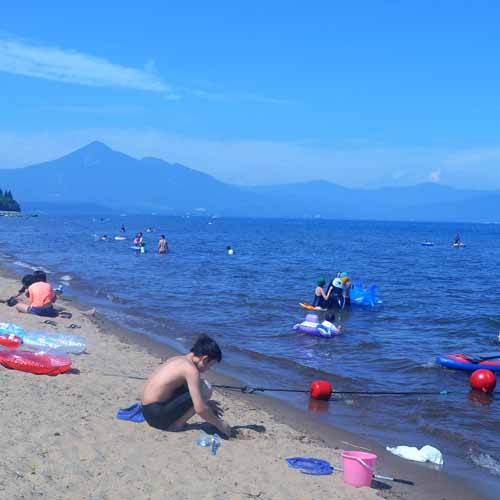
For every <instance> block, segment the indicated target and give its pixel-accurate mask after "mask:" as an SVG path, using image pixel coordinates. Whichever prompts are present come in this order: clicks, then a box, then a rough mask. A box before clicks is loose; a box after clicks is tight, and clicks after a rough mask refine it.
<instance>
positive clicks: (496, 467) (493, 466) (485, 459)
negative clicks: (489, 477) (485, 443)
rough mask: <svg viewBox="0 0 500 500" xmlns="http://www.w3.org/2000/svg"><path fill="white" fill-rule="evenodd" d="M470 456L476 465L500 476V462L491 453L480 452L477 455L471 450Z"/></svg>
mask: <svg viewBox="0 0 500 500" xmlns="http://www.w3.org/2000/svg"><path fill="white" fill-rule="evenodd" d="M469 458H470V459H471V461H472V463H473V464H474V465H477V466H478V467H482V468H483V469H486V470H488V471H490V472H491V473H492V474H495V476H500V462H499V461H498V460H496V459H494V458H493V457H492V456H491V455H488V454H487V453H479V454H478V455H476V454H474V453H473V452H472V451H471V452H470V453H469Z"/></svg>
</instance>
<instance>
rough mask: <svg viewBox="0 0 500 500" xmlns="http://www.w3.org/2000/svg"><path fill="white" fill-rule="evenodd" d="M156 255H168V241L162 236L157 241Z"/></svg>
mask: <svg viewBox="0 0 500 500" xmlns="http://www.w3.org/2000/svg"><path fill="white" fill-rule="evenodd" d="M158 253H159V254H160V255H165V254H166V253H168V241H167V240H166V238H165V235H164V234H162V235H161V238H160V239H159V240H158Z"/></svg>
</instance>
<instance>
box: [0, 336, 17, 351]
mask: <svg viewBox="0 0 500 500" xmlns="http://www.w3.org/2000/svg"><path fill="white" fill-rule="evenodd" d="M0 345H1V346H3V347H10V348H13V349H15V348H16V347H19V346H20V345H21V337H18V336H17V335H12V334H11V333H2V334H0Z"/></svg>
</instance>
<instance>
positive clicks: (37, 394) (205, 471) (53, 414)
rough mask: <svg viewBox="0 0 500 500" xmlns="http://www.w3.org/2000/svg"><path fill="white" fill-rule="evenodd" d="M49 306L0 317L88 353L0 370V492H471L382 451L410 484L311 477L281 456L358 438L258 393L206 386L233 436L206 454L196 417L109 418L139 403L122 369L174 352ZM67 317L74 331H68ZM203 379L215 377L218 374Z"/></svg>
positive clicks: (97, 495) (143, 371) (333, 495)
mask: <svg viewBox="0 0 500 500" xmlns="http://www.w3.org/2000/svg"><path fill="white" fill-rule="evenodd" d="M18 288H19V282H18V281H15V280H14V279H12V277H8V276H4V277H2V278H0V289H1V290H2V295H3V296H4V297H8V296H10V295H13V294H14V293H15V292H16V291H17V289H18ZM58 306H59V307H63V308H64V309H66V310H68V311H70V312H72V314H73V317H72V318H71V319H61V318H55V321H56V323H57V325H56V326H55V327H54V326H48V325H45V324H43V323H42V322H43V319H44V318H39V317H37V316H33V315H21V314H19V313H17V312H16V311H15V309H14V308H9V307H7V306H3V305H2V306H0V307H1V310H2V314H1V315H0V320H1V321H4V322H13V323H16V324H18V325H20V326H22V327H24V328H25V329H26V330H32V329H33V330H34V329H36V330H41V329H43V330H46V331H50V332H68V331H69V332H71V333H74V334H77V335H81V336H83V337H85V339H86V340H87V346H88V347H87V352H86V353H84V354H82V355H80V356H71V357H72V359H73V367H74V370H73V371H72V373H69V374H64V375H59V376H57V377H48V376H36V375H31V374H28V373H24V372H19V371H13V370H8V369H5V368H3V367H1V368H0V395H1V401H2V404H1V408H0V418H1V421H2V424H3V425H2V431H3V432H2V435H3V439H2V444H3V446H2V454H1V458H0V467H1V470H2V474H1V475H0V497H1V498H8V499H31V498H48V499H51V500H56V499H69V498H72V499H124V498H137V499H141V500H142V499H164V498H169V499H194V498H201V499H260V500H265V499H283V500H284V499H308V498H317V499H339V500H340V499H375V498H381V497H382V498H393V499H412V498H428V499H430V498H436V499H437V498H439V499H442V498H450V499H451V498H454V499H459V498H464V499H465V498H467V499H471V498H480V497H478V496H477V495H476V494H475V493H473V492H471V491H469V490H468V489H467V488H466V487H465V486H463V485H461V484H460V483H459V482H455V481H452V480H450V479H449V478H447V477H446V476H445V475H444V474H442V473H440V472H436V471H430V470H427V469H424V468H422V467H420V466H418V465H417V464H413V463H404V462H403V461H401V460H399V459H397V458H395V457H390V456H387V454H386V453H384V452H382V450H380V449H375V450H374V451H375V452H376V453H378V454H379V455H380V465H381V466H382V467H378V470H379V471H380V473H386V474H393V475H395V476H396V475H397V476H398V477H404V478H406V479H410V480H412V481H415V486H405V485H400V484H396V483H392V482H389V481H383V482H381V481H374V482H373V484H372V487H371V488H361V489H355V488H353V487H351V486H348V485H346V484H344V483H343V481H342V473H341V472H337V471H335V472H334V473H333V474H332V475H328V476H309V475H304V474H301V473H300V472H299V471H297V470H293V469H290V468H288V467H287V464H286V462H285V458H286V457H293V456H302V457H315V458H320V459H324V460H328V461H329V462H330V463H331V464H332V465H334V466H335V465H340V464H341V450H342V449H349V448H350V449H361V448H365V447H366V446H367V443H366V442H365V441H364V440H362V439H357V438H356V435H355V434H354V435H352V436H349V435H347V434H346V433H343V432H335V431H334V430H332V429H330V431H328V430H325V429H323V428H322V427H321V425H320V424H319V423H315V421H314V420H308V419H304V418H303V417H301V415H300V414H299V413H298V412H296V411H292V410H291V409H288V410H287V408H286V406H285V405H283V404H278V403H276V402H275V401H272V400H270V399H269V398H265V397H262V396H244V395H240V394H237V393H227V392H221V391H220V390H216V391H215V398H214V399H217V400H218V401H219V402H220V403H221V405H222V407H223V408H224V410H225V418H226V419H227V421H228V423H229V424H230V425H232V426H236V427H237V429H238V437H237V438H233V439H231V440H227V441H224V442H223V444H222V446H221V448H220V449H219V451H218V453H217V455H216V456H215V457H214V456H211V455H210V453H209V450H207V449H206V448H200V447H198V446H196V444H195V441H196V438H197V437H198V434H199V432H200V429H202V428H203V429H205V430H207V431H210V428H209V426H208V425H206V424H204V423H203V422H202V421H201V420H199V419H197V418H196V417H195V418H194V419H193V421H192V423H191V424H190V425H189V428H188V429H187V430H186V431H183V432H179V433H169V432H161V431H158V430H156V429H153V428H150V427H149V426H148V425H147V424H145V423H141V424H136V423H131V422H124V421H120V420H117V419H116V412H117V410H118V409H119V408H124V407H127V406H129V405H130V404H132V403H133V402H135V401H137V400H138V399H139V398H140V394H141V390H142V386H143V384H144V382H143V381H142V380H138V379H134V378H127V377H126V375H133V376H137V377H147V376H148V375H149V374H150V372H151V371H152V370H153V369H154V368H155V367H156V366H157V365H158V364H159V363H161V362H162V361H163V359H164V358H165V356H167V355H169V354H172V352H171V351H170V352H169V351H168V350H167V349H165V348H162V349H160V348H158V347H156V348H155V346H153V345H149V344H148V342H147V341H141V339H140V336H138V335H135V336H134V335H130V334H127V333H126V332H124V331H123V330H122V331H120V330H119V329H117V328H113V326H112V325H110V324H109V323H107V322H106V321H103V320H101V319H100V318H99V312H98V313H97V316H96V317H95V318H94V317H87V316H84V315H83V314H82V313H81V311H80V309H79V308H78V307H76V305H75V304H74V303H73V302H71V301H67V300H64V299H62V300H61V301H59V302H58ZM70 323H77V324H79V325H81V329H78V330H75V331H72V330H68V329H67V327H68V325H69V324H70ZM207 378H208V379H209V380H210V381H212V382H214V381H215V382H220V381H221V380H224V378H222V377H221V376H220V375H217V374H214V375H210V374H209V375H208V376H207ZM325 427H326V426H325ZM354 440H355V441H354ZM346 442H349V443H351V445H346V444H345V443H346ZM354 446H359V448H356V447H354ZM372 449H373V448H372Z"/></svg>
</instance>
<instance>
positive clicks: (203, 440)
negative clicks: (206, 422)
mask: <svg viewBox="0 0 500 500" xmlns="http://www.w3.org/2000/svg"><path fill="white" fill-rule="evenodd" d="M196 444H197V445H198V446H204V447H206V446H210V445H211V444H212V437H211V436H209V435H208V434H207V433H206V432H205V431H200V435H199V436H198V439H197V440H196Z"/></svg>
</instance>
